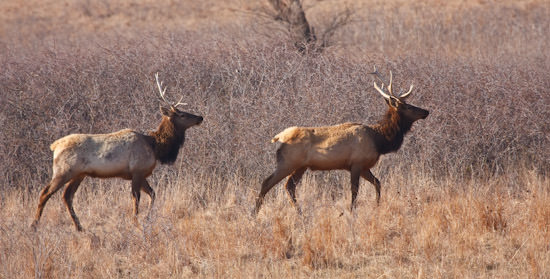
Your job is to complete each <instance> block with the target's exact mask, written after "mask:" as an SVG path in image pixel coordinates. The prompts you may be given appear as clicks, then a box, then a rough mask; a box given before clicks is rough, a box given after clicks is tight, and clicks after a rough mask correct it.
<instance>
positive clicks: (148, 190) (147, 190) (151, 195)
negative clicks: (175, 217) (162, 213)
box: [141, 179, 155, 218]
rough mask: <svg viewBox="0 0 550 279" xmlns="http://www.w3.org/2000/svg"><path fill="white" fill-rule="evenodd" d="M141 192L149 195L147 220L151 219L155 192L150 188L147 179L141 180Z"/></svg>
mask: <svg viewBox="0 0 550 279" xmlns="http://www.w3.org/2000/svg"><path fill="white" fill-rule="evenodd" d="M141 190H143V192H145V193H146V194H147V195H149V198H151V202H150V203H149V212H148V213H147V218H149V217H151V212H152V211H153V204H154V203H155V190H153V188H151V186H150V185H149V182H147V179H143V184H142V185H141Z"/></svg>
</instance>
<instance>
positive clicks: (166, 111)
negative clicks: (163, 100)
mask: <svg viewBox="0 0 550 279" xmlns="http://www.w3.org/2000/svg"><path fill="white" fill-rule="evenodd" d="M159 108H160V112H161V113H162V115H164V116H168V117H170V116H172V114H173V112H172V109H170V108H165V107H163V106H159Z"/></svg>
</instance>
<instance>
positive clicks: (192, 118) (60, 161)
mask: <svg viewBox="0 0 550 279" xmlns="http://www.w3.org/2000/svg"><path fill="white" fill-rule="evenodd" d="M155 78H156V82H157V86H158V89H159V91H160V97H161V99H162V101H164V102H166V103H167V104H168V105H169V106H168V107H167V108H166V107H163V106H162V105H161V106H160V110H161V113H162V115H163V116H162V120H161V122H160V125H159V126H158V129H157V130H156V131H153V132H150V133H149V134H143V133H140V132H137V131H134V130H131V129H124V130H121V131H118V132H114V133H110V134H71V135H68V136H65V137H63V138H60V139H58V140H56V141H55V142H54V143H53V144H52V145H51V146H50V149H51V150H52V151H53V177H52V180H51V182H50V183H49V184H48V185H46V187H44V189H43V190H42V192H41V193H40V201H39V203H38V209H37V211H36V216H35V219H34V222H33V224H32V226H33V227H36V226H37V224H38V221H39V220H40V216H41V215H42V211H43V210H44V206H45V205H46V202H47V201H48V199H49V198H50V197H51V196H52V195H53V194H54V193H55V192H57V191H58V190H59V189H60V188H61V187H62V186H63V185H66V187H65V192H64V193H63V199H64V201H65V205H66V206H67V209H68V210H69V213H70V215H71V218H72V220H73V222H74V225H75V226H76V229H77V230H79V231H81V230H82V226H81V225H80V221H79V220H78V217H77V216H76V214H75V212H74V209H73V205H72V203H73V196H74V194H75V192H76V190H77V189H78V186H79V185H80V183H81V182H82V180H83V179H84V178H85V177H86V176H90V177H99V178H110V177H120V178H123V179H127V180H131V181H132V198H133V201H134V221H136V222H137V215H138V207H139V199H140V191H144V192H145V193H147V194H148V195H149V197H150V199H151V202H150V205H149V212H150V211H151V208H152V207H153V203H154V201H155V191H154V190H153V189H152V188H151V186H149V183H148V182H147V180H146V178H147V177H148V176H149V175H151V173H152V172H153V169H154V168H155V166H156V161H157V160H158V161H160V162H161V163H162V164H171V163H173V162H174V161H175V160H176V157H177V155H178V152H179V149H180V147H181V146H182V145H183V143H184V141H185V130H186V129H187V128H189V127H192V126H195V125H199V124H200V123H201V122H202V121H203V118H202V116H198V115H193V114H190V113H187V112H183V111H180V110H179V109H178V108H177V107H178V106H179V105H185V104H184V103H181V100H182V99H180V100H179V101H178V102H177V103H170V102H168V101H166V99H165V92H166V88H164V89H163V88H162V82H159V80H158V74H156V75H155ZM182 98H183V97H182Z"/></svg>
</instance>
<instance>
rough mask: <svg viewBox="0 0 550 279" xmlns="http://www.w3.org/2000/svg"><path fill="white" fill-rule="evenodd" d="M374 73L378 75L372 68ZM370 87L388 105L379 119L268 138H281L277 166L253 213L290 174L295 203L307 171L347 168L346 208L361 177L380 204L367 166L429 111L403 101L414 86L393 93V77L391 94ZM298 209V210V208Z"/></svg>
mask: <svg viewBox="0 0 550 279" xmlns="http://www.w3.org/2000/svg"><path fill="white" fill-rule="evenodd" d="M373 74H377V75H379V74H378V72H377V71H376V69H375V72H374V73H373ZM390 76H391V72H390ZM374 87H375V89H376V90H377V91H378V92H379V93H380V94H381V95H382V96H383V97H384V98H385V100H386V103H387V104H388V111H387V112H386V115H385V116H384V118H383V119H382V120H381V121H380V122H379V123H377V124H375V125H363V124H361V123H344V124H340V125H334V126H324V127H290V128H287V129H285V130H284V131H282V132H281V133H279V134H277V135H276V136H275V137H274V138H273V139H272V142H277V141H278V142H281V146H280V147H279V149H278V150H277V168H276V170H275V171H274V172H273V174H271V175H270V176H269V177H267V178H266V179H265V180H264V182H263V183H262V187H261V189H260V194H259V196H258V199H257V200H256V207H255V210H254V213H255V214H257V213H258V211H259V210H260V207H261V205H262V203H263V199H264V197H265V195H266V194H267V192H268V191H269V190H270V189H271V188H272V187H273V186H275V185H276V184H277V183H278V182H279V181H281V180H282V179H284V178H285V177H287V176H289V178H288V181H287V183H286V185H285V187H286V189H287V192H288V194H289V196H290V200H291V203H292V204H293V205H294V206H296V184H297V183H298V182H299V181H300V179H301V177H302V175H303V174H304V172H305V171H306V170H307V169H311V170H336V169H341V170H348V171H350V174H351V193H352V196H351V209H350V210H353V208H354V206H355V199H356V197H357V193H358V190H359V178H360V177H363V178H364V179H366V180H367V181H369V182H371V183H372V184H373V185H374V186H375V189H376V201H377V203H379V202H380V187H381V186H380V181H379V180H378V179H377V178H376V177H374V175H373V174H372V172H371V171H370V169H371V168H372V167H373V166H374V165H375V164H376V162H378V159H379V158H380V155H383V154H386V153H389V152H394V151H397V150H398V149H399V147H400V146H401V144H402V143H403V137H404V135H405V134H406V133H407V132H408V131H409V130H410V129H411V126H412V124H413V122H415V121H416V120H419V119H424V118H426V117H427V116H428V114H429V112H428V111H427V110H424V109H421V108H418V107H415V106H412V105H409V104H406V103H405V98H407V97H408V96H409V94H410V93H411V92H412V86H411V88H410V90H409V91H408V92H406V93H404V94H400V95H399V96H395V95H393V93H392V80H391V77H390V83H389V85H388V87H387V89H388V92H389V93H385V92H384V91H383V90H382V89H380V88H379V87H378V85H377V84H376V83H374ZM382 87H383V86H382ZM296 207H297V206H296ZM297 209H298V211H300V209H299V208H298V207H297Z"/></svg>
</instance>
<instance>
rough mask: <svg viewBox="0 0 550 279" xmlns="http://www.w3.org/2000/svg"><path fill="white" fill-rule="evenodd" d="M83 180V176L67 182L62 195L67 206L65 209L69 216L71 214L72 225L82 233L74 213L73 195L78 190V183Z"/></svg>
mask: <svg viewBox="0 0 550 279" xmlns="http://www.w3.org/2000/svg"><path fill="white" fill-rule="evenodd" d="M83 179H84V176H79V177H76V178H73V179H72V180H71V181H69V185H68V186H67V188H65V192H64V193H63V200H64V201H65V205H66V206H67V209H68V210H69V214H71V218H72V219H73V223H74V225H75V227H76V229H77V230H78V231H82V226H81V225H80V221H79V220H78V217H77V216H76V213H75V212H74V208H73V197H74V193H75V192H76V190H77V189H78V186H80V183H81V182H82V180H83Z"/></svg>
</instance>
